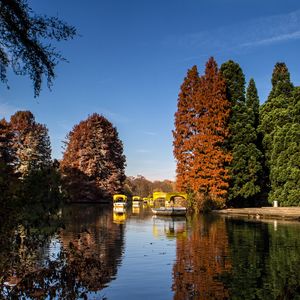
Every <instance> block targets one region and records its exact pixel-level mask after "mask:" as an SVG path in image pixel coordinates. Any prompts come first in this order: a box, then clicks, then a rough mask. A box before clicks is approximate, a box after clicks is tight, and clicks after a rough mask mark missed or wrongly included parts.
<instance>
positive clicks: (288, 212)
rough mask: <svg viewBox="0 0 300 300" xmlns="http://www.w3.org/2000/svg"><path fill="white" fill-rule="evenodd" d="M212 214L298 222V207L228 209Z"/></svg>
mask: <svg viewBox="0 0 300 300" xmlns="http://www.w3.org/2000/svg"><path fill="white" fill-rule="evenodd" d="M212 212H213V213H216V214H221V215H227V216H243V217H248V218H251V219H277V220H290V221H300V207H259V208H228V209H221V210H214V211H212Z"/></svg>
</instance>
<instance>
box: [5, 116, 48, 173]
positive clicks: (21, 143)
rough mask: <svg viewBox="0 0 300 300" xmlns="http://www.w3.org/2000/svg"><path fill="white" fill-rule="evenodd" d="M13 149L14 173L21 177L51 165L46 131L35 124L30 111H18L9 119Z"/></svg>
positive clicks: (38, 124) (44, 127)
mask: <svg viewBox="0 0 300 300" xmlns="http://www.w3.org/2000/svg"><path fill="white" fill-rule="evenodd" d="M10 126H11V129H12V133H13V148H14V149H15V151H16V157H17V160H16V163H15V166H14V168H15V172H16V173H19V174H20V176H21V177H24V176H26V175H28V174H29V173H30V172H31V171H37V170H42V169H43V168H48V167H49V166H50V165H51V145H50V138H49V135H48V129H47V128H46V126H45V125H43V124H40V123H37V122H36V121H35V118H34V116H33V114H32V113H31V112H30V111H18V112H16V113H15V114H14V115H13V116H11V118H10Z"/></svg>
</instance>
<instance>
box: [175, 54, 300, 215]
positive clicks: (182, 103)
mask: <svg viewBox="0 0 300 300" xmlns="http://www.w3.org/2000/svg"><path fill="white" fill-rule="evenodd" d="M271 81H272V90H271V91H270V94H269V96H268V99H267V100H266V101H265V102H264V104H262V105H260V103H259V98H258V94H257V89H256V86H255V81H254V79H250V80H249V83H248V86H247V88H246V82H245V76H244V74H243V71H242V69H241V67H240V66H239V64H237V63H236V62H234V61H232V60H229V61H228V62H225V63H223V64H222V65H221V67H220V69H219V68H218V66H217V64H216V62H215V60H214V59H213V58H210V59H209V61H208V62H207V64H206V69H205V72H204V75H202V76H200V75H199V74H198V71H197V67H196V66H193V67H192V68H191V69H190V70H188V72H187V75H186V77H185V79H184V81H183V83H182V85H181V90H180V93H179V97H178V104H177V112H176V113H175V130H174V131H173V136H174V142H173V145H174V156H175V158H176V160H177V169H176V174H177V181H176V182H177V189H179V190H182V191H187V192H188V193H189V194H190V195H191V199H193V202H194V206H195V208H197V209H199V210H203V209H206V208H210V207H219V208H220V207H224V206H241V207H243V206H260V205H266V204H268V203H269V204H271V203H272V202H273V201H275V200H276V201H278V202H279V204H280V205H282V206H298V205H299V204H300V88H299V87H295V86H294V85H293V84H292V82H291V81H290V74H289V71H288V69H287V67H286V65H285V64H284V63H282V62H279V63H276V65H275V67H274V70H273V75H272V80H271Z"/></svg>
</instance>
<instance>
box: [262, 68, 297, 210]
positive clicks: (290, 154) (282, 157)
mask: <svg viewBox="0 0 300 300" xmlns="http://www.w3.org/2000/svg"><path fill="white" fill-rule="evenodd" d="M298 99H299V92H298V89H295V88H294V87H293V84H292V83H291V81H290V74H289V71H288V69H287V67H286V65H285V64H284V63H277V64H276V65H275V67H274V70H273V75H272V90H271V92H270V95H269V97H268V100H267V101H266V102H265V103H264V105H263V106H262V107H261V110H260V125H259V130H260V132H261V134H262V136H263V147H264V151H265V158H266V167H267V168H268V171H269V179H270V193H269V202H270V203H272V202H273V201H274V200H278V201H279V202H280V204H281V205H299V204H300V201H299V200H297V199H299V197H298V195H299V182H300V174H299V161H298V159H297V157H299V150H298V149H299V136H298V132H297V131H298V130H299V120H298V118H299V117H298V114H297V108H298V105H299V104H298Z"/></svg>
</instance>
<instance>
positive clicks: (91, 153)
mask: <svg viewBox="0 0 300 300" xmlns="http://www.w3.org/2000/svg"><path fill="white" fill-rule="evenodd" d="M61 169H62V172H63V174H64V182H65V188H66V191H67V192H68V194H69V196H70V197H71V200H72V201H80V202H81V201H102V200H104V199H106V198H109V197H111V196H112V194H114V193H118V192H121V191H122V188H123V183H124V181H125V174H124V169H125V156H124V154H123V144H122V142H121V141H120V139H119V137H118V132H117V130H116V128H115V127H113V125H112V124H111V123H110V122H109V121H108V120H107V119H106V118H104V117H103V116H101V115H99V114H96V113H95V114H93V115H91V116H90V117H89V118H88V119H87V120H85V121H81V122H80V123H79V124H78V125H76V126H74V128H73V130H72V131H71V132H70V133H69V135H68V137H67V142H66V150H65V152H64V156H63V159H62V161H61Z"/></svg>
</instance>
